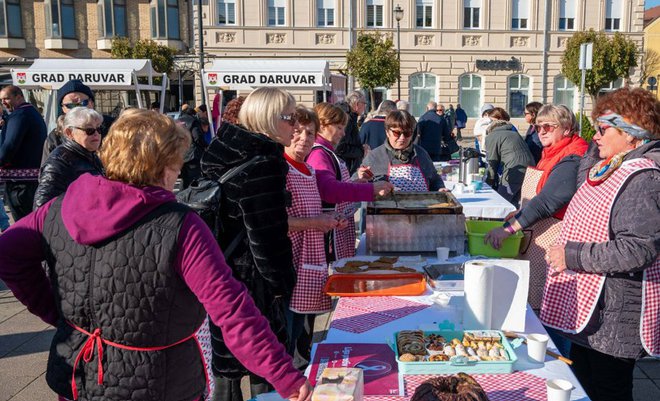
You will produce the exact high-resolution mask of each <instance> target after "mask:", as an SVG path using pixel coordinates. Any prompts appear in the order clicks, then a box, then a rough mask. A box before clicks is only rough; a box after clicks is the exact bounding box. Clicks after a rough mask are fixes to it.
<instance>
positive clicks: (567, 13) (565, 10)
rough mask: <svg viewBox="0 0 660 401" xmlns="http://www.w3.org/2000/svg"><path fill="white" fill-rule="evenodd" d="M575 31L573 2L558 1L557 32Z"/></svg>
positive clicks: (569, 0) (570, 0) (572, 0)
mask: <svg viewBox="0 0 660 401" xmlns="http://www.w3.org/2000/svg"><path fill="white" fill-rule="evenodd" d="M574 29H575V0H559V30H560V31H572V30H574Z"/></svg>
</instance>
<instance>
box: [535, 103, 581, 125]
mask: <svg viewBox="0 0 660 401" xmlns="http://www.w3.org/2000/svg"><path fill="white" fill-rule="evenodd" d="M539 121H541V122H549V123H555V124H557V125H559V126H560V127H561V128H563V129H565V130H569V131H571V132H574V131H577V130H578V122H577V119H576V118H575V114H573V112H572V111H571V110H570V109H569V108H568V107H566V106H564V105H563V104H560V105H555V104H552V103H548V104H546V105H543V106H542V107H541V108H540V109H539V111H538V113H536V122H537V123H538V122H539Z"/></svg>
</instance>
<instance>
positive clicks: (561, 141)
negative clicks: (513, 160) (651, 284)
mask: <svg viewBox="0 0 660 401" xmlns="http://www.w3.org/2000/svg"><path fill="white" fill-rule="evenodd" d="M535 118H536V126H535V132H536V133H537V134H538V138H539V140H540V142H541V145H542V146H543V153H542V157H541V160H540V161H539V163H538V165H537V166H536V168H534V167H528V168H527V172H526V174H525V180H524V182H523V186H522V202H521V203H522V207H521V208H520V210H517V211H515V212H513V213H511V214H510V215H509V216H508V218H507V219H506V222H505V223H504V226H503V227H500V228H495V229H493V230H491V231H490V232H489V233H488V234H487V235H486V238H485V239H486V242H487V243H490V244H491V245H492V246H493V247H494V248H498V249H499V247H500V246H501V245H502V241H504V240H505V239H506V238H508V237H509V236H510V235H512V234H515V233H516V232H517V231H521V230H522V231H524V232H525V233H526V234H529V236H528V238H527V240H528V241H529V246H528V247H527V248H526V249H523V254H522V256H523V258H524V259H527V260H529V261H530V283H529V295H528V301H529V304H530V305H531V306H532V308H533V309H534V310H536V311H538V310H539V308H540V307H541V299H542V298H543V286H544V284H545V271H546V263H545V255H546V251H547V248H548V247H549V246H550V244H552V243H553V242H554V240H555V239H556V237H557V235H558V234H559V227H560V222H561V220H562V218H563V217H564V213H565V212H566V206H567V205H568V203H569V202H570V201H571V198H573V195H574V194H575V191H576V190H577V186H576V182H577V173H578V168H579V166H580V159H581V158H582V155H584V152H585V151H586V150H587V142H586V141H585V140H584V139H582V138H580V136H579V135H578V131H577V129H578V127H577V121H576V119H575V116H574V115H573V112H571V111H570V110H569V109H568V108H567V107H566V106H563V105H560V106H555V105H553V104H546V105H545V106H542V107H541V108H540V109H538V110H537V112H536V113H535ZM553 338H554V337H553ZM558 342H560V341H555V343H558ZM558 345H560V344H558ZM567 350H568V348H566V349H561V347H560V351H562V352H566V353H567Z"/></svg>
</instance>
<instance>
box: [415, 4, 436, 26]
mask: <svg viewBox="0 0 660 401" xmlns="http://www.w3.org/2000/svg"><path fill="white" fill-rule="evenodd" d="M415 13H416V20H417V22H416V24H417V28H431V27H433V0H417V6H416V9H415Z"/></svg>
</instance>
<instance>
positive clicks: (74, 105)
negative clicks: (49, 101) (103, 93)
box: [62, 99, 89, 109]
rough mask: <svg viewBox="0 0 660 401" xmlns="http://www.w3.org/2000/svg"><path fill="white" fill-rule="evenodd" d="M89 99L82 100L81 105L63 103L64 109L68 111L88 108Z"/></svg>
mask: <svg viewBox="0 0 660 401" xmlns="http://www.w3.org/2000/svg"><path fill="white" fill-rule="evenodd" d="M88 104H89V99H85V100H81V101H80V103H62V107H66V108H67V109H75V108H76V107H87V105H88Z"/></svg>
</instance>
